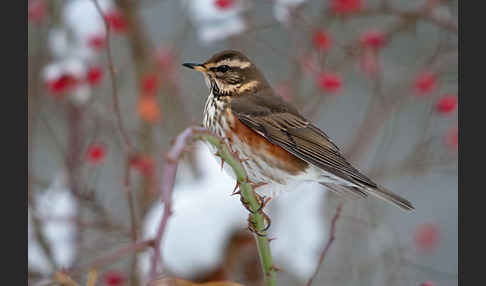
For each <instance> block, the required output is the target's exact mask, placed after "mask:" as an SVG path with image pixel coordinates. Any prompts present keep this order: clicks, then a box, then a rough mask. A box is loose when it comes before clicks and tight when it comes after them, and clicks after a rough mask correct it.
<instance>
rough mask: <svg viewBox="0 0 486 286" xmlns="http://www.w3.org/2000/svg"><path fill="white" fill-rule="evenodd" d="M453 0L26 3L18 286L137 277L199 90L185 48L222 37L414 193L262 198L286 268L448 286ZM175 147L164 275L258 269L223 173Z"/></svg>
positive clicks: (453, 252) (250, 280)
mask: <svg viewBox="0 0 486 286" xmlns="http://www.w3.org/2000/svg"><path fill="white" fill-rule="evenodd" d="M457 2H458V1H449V0H442V1H441V0H416V1H415V0H401V1H399V0H394V1H392V0H376V1H372V0H313V1H311V0H261V1H255V0H254V1H251V0H186V1H176V0H96V1H93V0H64V1H61V0H29V1H28V22H29V23H28V37H29V38H28V65H29V66H28V141H29V142H28V143H29V145H28V146H29V147H28V148H29V149H28V160H29V162H28V164H29V166H28V198H29V209H28V214H29V234H28V235H29V237H28V261H29V272H28V278H29V285H30V284H31V285H46V284H49V283H51V282H52V279H53V276H52V275H53V273H55V272H56V271H60V270H65V272H66V273H68V274H69V276H70V277H71V278H72V279H73V280H75V281H78V282H79V283H84V281H85V280H86V277H87V272H88V270H89V269H91V268H96V269H97V270H98V272H99V275H100V276H99V277H100V278H99V279H98V283H97V284H96V285H111V286H113V285H146V283H147V282H148V279H149V269H150V267H151V263H152V262H151V257H152V255H153V249H152V248H151V247H148V246H149V245H147V244H143V242H144V241H146V239H150V238H152V237H153V236H154V235H155V232H156V229H157V228H158V226H159V224H160V221H161V217H162V213H163V209H164V204H163V202H162V201H161V198H160V195H159V192H160V186H161V185H162V184H163V183H164V182H163V179H162V178H161V172H162V166H163V164H164V162H165V154H166V152H167V151H168V150H169V148H170V147H171V139H173V138H174V137H175V136H177V134H179V133H180V132H181V131H182V130H184V129H185V128H186V127H188V126H191V125H197V124H200V123H201V118H202V111H203V106H204V102H205V100H206V97H207V95H208V93H209V92H208V90H207V88H206V86H205V84H204V81H203V78H202V76H201V75H200V74H199V73H194V72H192V71H190V70H188V69H184V68H183V67H182V66H181V63H183V62H203V61H205V60H206V59H208V58H209V57H210V56H211V55H212V54H214V53H216V52H219V51H221V50H224V49H236V50H239V51H242V52H244V53H245V54H246V55H247V56H248V57H249V58H250V59H251V60H252V61H253V62H254V63H256V64H257V65H258V66H259V67H260V69H261V70H262V72H263V73H264V75H265V76H266V78H267V80H268V81H269V82H270V83H271V85H272V86H273V87H274V89H275V90H276V92H277V93H278V94H279V95H280V96H282V97H283V98H284V99H285V100H287V101H290V102H292V103H293V104H294V105H296V106H297V107H298V109H299V110H300V111H301V113H302V114H303V115H304V116H306V117H308V118H309V119H311V120H312V121H314V122H315V123H316V125H317V126H319V127H320V128H322V129H323V130H324V131H325V132H326V133H327V134H328V135H329V136H330V137H331V138H332V139H333V140H334V142H335V143H336V144H337V145H338V146H340V148H341V150H342V151H343V152H344V154H345V155H346V157H347V158H348V159H349V160H350V161H351V162H352V163H353V164H354V165H355V166H357V167H358V168H359V169H361V170H362V171H363V172H364V173H365V174H368V175H369V176H370V177H371V178H373V179H374V180H375V181H377V182H379V183H380V184H383V185H385V186H387V187H388V188H389V189H391V190H393V191H394V192H395V193H397V194H399V195H401V196H403V197H406V198H407V199H408V200H410V201H411V202H412V203H413V204H414V206H415V208H416V211H415V212H413V213H405V212H403V211H401V210H400V209H397V208H395V207H393V206H391V205H388V204H385V203H383V202H382V201H380V200H376V199H373V198H370V199H366V200H344V199H343V198H340V197H336V196H335V195H334V194H332V193H330V192H328V191H327V190H325V189H324V188H323V187H322V186H320V185H317V184H311V183H309V184H302V185H300V186H299V187H298V189H296V190H294V191H292V192H287V191H283V192H282V194H280V195H279V196H278V197H276V198H274V199H273V200H272V202H271V203H270V204H269V205H268V206H267V209H268V214H269V215H270V217H271V218H272V225H271V227H270V230H269V237H271V238H275V240H272V242H271V244H270V245H271V250H272V254H273V257H274V260H275V264H276V265H277V266H278V268H279V269H280V271H279V272H278V273H277V280H278V285H289V286H290V285H304V284H305V283H306V282H307V281H308V279H309V278H310V277H311V276H312V274H313V273H314V271H315V269H316V268H317V267H318V268H319V269H318V274H317V276H316V278H315V279H314V282H313V285H333V286H339V285H377V286H379V285H427V286H431V285H441V286H449V285H457V284H458V268H457V265H458V262H457V258H458V238H457V230H458V220H457V218H458V213H457V199H458V196H457V194H458V193H457V192H458V182H457V145H458V117H457V104H458V94H457V92H458V53H457V51H458V22H457V14H458V12H457V9H458V4H457ZM101 15H103V17H102V16H101ZM107 27H108V30H107ZM107 31H108V32H107ZM186 149H187V150H186V152H185V153H184V156H183V158H182V159H181V162H180V164H179V167H178V171H177V177H176V182H175V185H174V191H173V196H172V200H173V207H172V208H173V213H172V216H171V217H170V218H169V221H168V225H167V228H166V231H165V234H164V237H163V240H162V246H161V262H160V263H159V264H158V265H159V266H158V267H157V273H158V274H160V275H161V276H174V277H179V278H183V279H186V280H191V281H194V282H196V283H203V282H208V281H218V280H230V281H234V282H238V283H241V284H243V285H263V284H262V278H263V277H262V274H261V270H260V265H259V259H258V255H257V252H256V246H255V242H254V239H253V237H252V235H251V233H250V232H249V231H248V230H247V221H246V219H247V216H248V212H247V211H246V210H245V209H244V208H243V206H242V205H241V203H240V201H239V199H238V197H235V196H230V194H231V192H232V191H233V188H234V186H235V182H234V180H233V179H232V178H230V177H229V176H228V175H226V174H225V173H223V172H221V169H220V166H219V164H218V163H217V162H216V160H215V159H214V158H213V154H211V153H210V152H209V150H208V148H207V146H206V145H205V144H202V143H199V142H195V143H194V144H190V145H189V146H187V148H186ZM341 203H342V206H343V207H342V212H341V215H340V216H339V217H338V219H337V220H336V222H335V232H333V233H334V235H335V240H334V241H333V243H332V245H331V246H330V248H329V250H328V252H327V253H326V256H325V260H324V262H323V263H322V264H321V265H319V263H318V261H319V256H320V255H321V252H322V250H323V249H324V247H325V245H326V243H327V241H328V238H329V236H330V235H331V231H330V230H331V220H332V219H333V217H335V215H336V211H337V206H338V205H339V204H341ZM139 242H142V244H141V246H140V245H138V244H137V243H139ZM139 246H140V247H139ZM127 247H128V248H129V249H132V250H134V249H138V251H136V252H135V251H126V248H127ZM130 247H131V248H130ZM53 285H55V284H53ZM83 285H84V284H83Z"/></svg>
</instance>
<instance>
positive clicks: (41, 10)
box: [27, 0, 46, 23]
mask: <svg viewBox="0 0 486 286" xmlns="http://www.w3.org/2000/svg"><path fill="white" fill-rule="evenodd" d="M27 13H28V18H29V21H32V22H33V23H40V22H42V20H44V18H45V16H46V4H45V2H44V0H31V1H29V4H28V8H27Z"/></svg>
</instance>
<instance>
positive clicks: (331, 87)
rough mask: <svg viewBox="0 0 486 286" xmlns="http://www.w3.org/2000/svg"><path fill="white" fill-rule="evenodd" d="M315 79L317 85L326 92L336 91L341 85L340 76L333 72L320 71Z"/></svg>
mask: <svg viewBox="0 0 486 286" xmlns="http://www.w3.org/2000/svg"><path fill="white" fill-rule="evenodd" d="M317 81H318V84H319V86H320V87H321V88H322V89H324V90H325V91H328V92H337V91H338V90H339V89H340V88H341V86H342V80H341V77H340V76H339V75H338V74H335V73H321V74H320V75H319V76H318V78H317Z"/></svg>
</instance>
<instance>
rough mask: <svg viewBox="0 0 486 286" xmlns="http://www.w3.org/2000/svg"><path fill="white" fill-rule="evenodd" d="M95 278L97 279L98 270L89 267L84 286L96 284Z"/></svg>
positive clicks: (94, 285)
mask: <svg viewBox="0 0 486 286" xmlns="http://www.w3.org/2000/svg"><path fill="white" fill-rule="evenodd" d="M96 280H98V271H96V269H94V268H93V269H91V270H90V271H89V273H88V280H87V281H86V286H96Z"/></svg>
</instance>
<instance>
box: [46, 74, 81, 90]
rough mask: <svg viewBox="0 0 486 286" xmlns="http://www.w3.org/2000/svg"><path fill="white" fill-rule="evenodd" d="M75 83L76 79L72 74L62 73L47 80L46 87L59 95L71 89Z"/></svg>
mask: <svg viewBox="0 0 486 286" xmlns="http://www.w3.org/2000/svg"><path fill="white" fill-rule="evenodd" d="M77 83H78V80H77V79H76V78H75V77H74V76H72V75H70V74H63V75H61V76H60V77H58V78H55V79H51V80H48V81H47V89H48V91H49V92H51V93H53V94H54V95H60V94H63V93H66V92H70V91H72V90H73V89H74V87H75V86H76V85H77Z"/></svg>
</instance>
